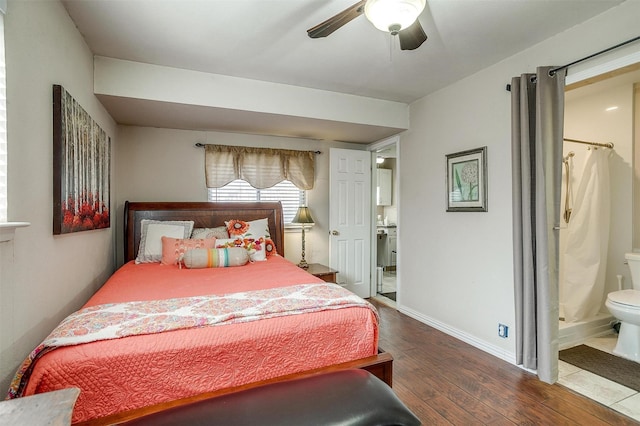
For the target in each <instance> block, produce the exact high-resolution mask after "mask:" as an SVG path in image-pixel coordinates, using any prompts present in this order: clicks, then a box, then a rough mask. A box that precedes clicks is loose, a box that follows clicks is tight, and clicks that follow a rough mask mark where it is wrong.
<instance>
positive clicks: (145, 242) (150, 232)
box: [136, 219, 193, 263]
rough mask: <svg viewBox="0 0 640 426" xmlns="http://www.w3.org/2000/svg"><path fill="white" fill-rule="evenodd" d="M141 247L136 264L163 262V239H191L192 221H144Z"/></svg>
mask: <svg viewBox="0 0 640 426" xmlns="http://www.w3.org/2000/svg"><path fill="white" fill-rule="evenodd" d="M140 223H141V226H142V229H141V234H140V246H139V247H138V256H137V257H136V263H154V262H160V261H161V260H162V237H170V238H177V239H184V238H189V236H191V231H192V230H193V221H192V220H166V221H162V220H149V219H142V221H141V222H140Z"/></svg>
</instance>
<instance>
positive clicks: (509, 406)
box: [371, 300, 639, 425]
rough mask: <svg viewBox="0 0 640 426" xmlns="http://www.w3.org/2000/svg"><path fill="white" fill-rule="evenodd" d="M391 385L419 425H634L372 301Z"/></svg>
mask: <svg viewBox="0 0 640 426" xmlns="http://www.w3.org/2000/svg"><path fill="white" fill-rule="evenodd" d="M371 302H372V303H373V304H374V305H375V306H376V307H377V308H378V312H379V313H380V318H381V326H380V348H381V349H383V350H385V351H387V352H390V353H391V354H392V355H393V358H394V363H393V389H394V390H395V392H396V394H397V395H398V396H399V397H400V399H402V401H404V403H405V404H406V405H407V406H408V407H409V408H410V409H411V411H413V412H414V414H415V415H416V416H418V417H419V418H420V419H421V420H422V422H423V423H424V424H425V425H448V424H454V425H471V424H486V425H514V424H517V425H637V424H639V423H637V422H635V421H633V420H632V419H630V418H628V417H626V416H624V415H622V414H620V413H617V412H616V411H614V410H611V409H609V408H607V407H605V406H603V405H600V404H598V403H597V402H594V401H592V400H590V399H588V398H585V397H583V396H581V395H579V394H577V393H575V392H573V391H572V390H570V389H568V388H565V387H563V386H561V385H558V384H555V385H549V384H546V383H543V382H541V381H540V380H538V379H537V376H535V375H533V374H530V373H527V372H526V371H524V370H522V369H520V368H518V367H516V366H514V365H511V364H509V363H508V362H506V361H503V360H501V359H499V358H496V357H494V356H492V355H490V354H488V353H486V352H483V351H481V350H479V349H477V348H474V347H473V346H471V345H468V344H466V343H464V342H462V341H460V340H457V339H455V338H453V337H451V336H448V335H446V334H444V333H442V332H440V331H438V330H436V329H434V328H431V327H429V326H427V325H425V324H422V323H421V322H419V321H416V320H414V319H412V318H410V317H408V316H406V315H403V314H401V313H399V312H398V311H396V310H395V309H393V308H390V307H388V306H386V305H383V304H381V303H379V302H377V301H375V300H371Z"/></svg>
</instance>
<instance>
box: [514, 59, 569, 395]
mask: <svg viewBox="0 0 640 426" xmlns="http://www.w3.org/2000/svg"><path fill="white" fill-rule="evenodd" d="M552 68H553V67H540V68H538V69H537V72H536V74H523V75H522V76H520V77H514V78H513V80H512V82H511V129H512V137H511V139H512V140H511V145H512V167H513V239H514V283H515V298H516V300H515V302H516V306H515V307H516V333H515V337H516V361H517V363H518V364H519V365H522V366H523V367H525V368H527V369H531V370H537V373H538V377H539V378H540V380H542V381H545V382H547V383H554V382H555V381H556V380H557V379H558V315H559V313H558V255H557V253H558V231H557V227H558V221H559V218H560V185H561V180H562V175H561V174H562V139H563V124H564V77H565V71H564V70H561V71H558V72H556V73H555V74H554V75H553V76H551V75H549V71H550V70H551V69H552ZM554 228H555V229H554Z"/></svg>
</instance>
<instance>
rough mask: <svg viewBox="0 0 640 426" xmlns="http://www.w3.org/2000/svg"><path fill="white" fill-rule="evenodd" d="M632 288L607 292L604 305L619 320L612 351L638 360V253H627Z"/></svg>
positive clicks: (639, 318) (639, 259)
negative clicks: (618, 331) (616, 337)
mask: <svg viewBox="0 0 640 426" xmlns="http://www.w3.org/2000/svg"><path fill="white" fill-rule="evenodd" d="M624 257H625V259H627V263H628V264H629V269H630V270H631V281H632V283H633V289H632V290H619V291H614V292H613V293H609V294H608V295H607V301H606V303H605V306H606V307H607V309H609V312H611V314H612V315H613V316H614V317H616V318H617V319H619V320H620V333H619V335H618V342H617V343H616V347H615V349H614V350H613V353H614V354H616V355H618V356H620V357H622V358H626V359H630V360H632V361H636V362H640V253H635V252H634V253H627V254H625V256H624Z"/></svg>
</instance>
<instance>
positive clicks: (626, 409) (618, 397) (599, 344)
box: [558, 334, 640, 421]
mask: <svg viewBox="0 0 640 426" xmlns="http://www.w3.org/2000/svg"><path fill="white" fill-rule="evenodd" d="M617 338H618V335H617V334H608V335H606V336H602V337H594V338H591V339H589V340H587V341H586V342H584V344H585V345H588V346H591V347H594V348H596V349H599V350H601V351H604V352H608V353H612V352H613V348H614V346H615V345H616V339H617ZM558 366H559V379H558V383H559V384H561V385H563V386H566V387H568V388H569V389H572V390H574V391H576V392H578V393H579V394H581V395H584V396H586V397H587V398H590V399H593V400H594V401H597V402H599V403H601V404H603V405H606V406H607V407H610V408H611V409H613V410H616V411H618V412H620V413H623V414H625V415H627V416H629V417H631V418H632V419H634V420H638V421H640V393H639V392H636V391H635V390H633V389H629V388H627V387H625V386H622V385H619V384H617V383H614V382H612V381H610V380H607V379H605V378H603V377H600V376H596V375H595V374H593V373H591V372H589V371H585V370H582V369H580V368H578V367H576V366H574V365H571V364H568V363H566V362H564V361H558Z"/></svg>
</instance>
